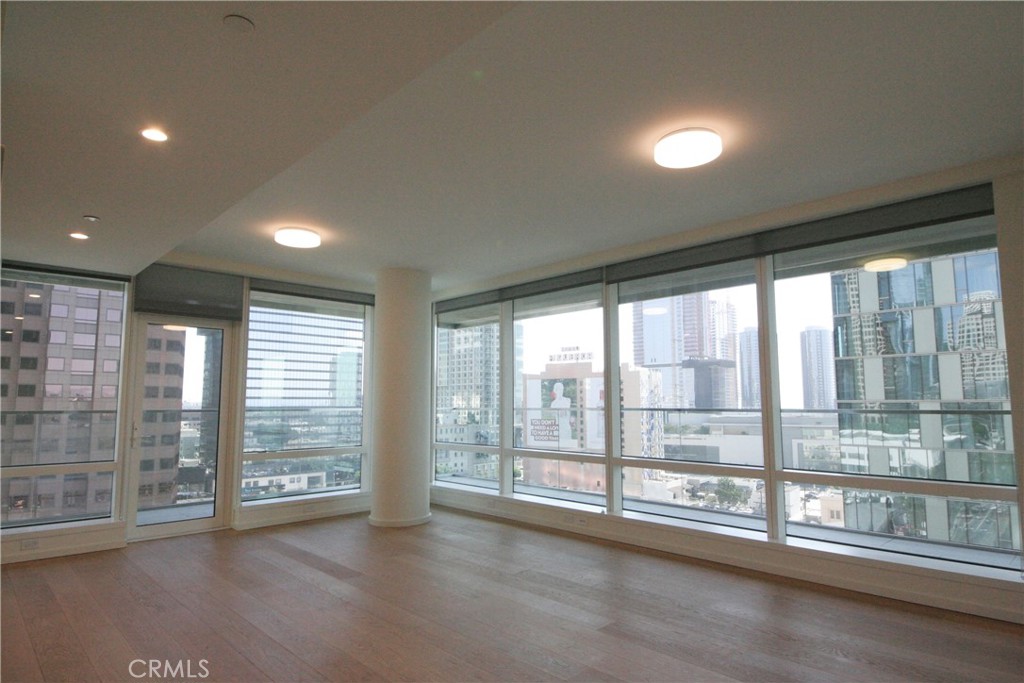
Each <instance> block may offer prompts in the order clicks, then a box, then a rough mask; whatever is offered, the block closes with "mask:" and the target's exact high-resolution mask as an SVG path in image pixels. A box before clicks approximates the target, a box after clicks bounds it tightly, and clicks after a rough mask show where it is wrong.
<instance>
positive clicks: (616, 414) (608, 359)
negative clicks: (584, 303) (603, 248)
mask: <svg viewBox="0 0 1024 683" xmlns="http://www.w3.org/2000/svg"><path fill="white" fill-rule="evenodd" d="M604 378H605V379H604V396H605V399H604V428H605V438H604V455H605V467H606V470H607V472H606V474H605V480H606V482H607V485H606V488H605V496H606V501H605V510H606V511H607V513H608V514H610V515H621V514H622V465H621V464H619V462H618V458H620V457H621V456H622V405H621V404H622V391H621V389H620V387H621V384H620V381H621V380H620V378H619V288H618V285H606V286H605V288H604Z"/></svg>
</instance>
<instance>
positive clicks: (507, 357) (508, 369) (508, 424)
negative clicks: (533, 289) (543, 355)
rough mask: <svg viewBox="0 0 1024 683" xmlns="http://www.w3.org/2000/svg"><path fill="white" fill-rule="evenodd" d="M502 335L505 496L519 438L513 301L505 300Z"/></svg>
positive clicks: (501, 481)
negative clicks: (515, 439) (515, 445)
mask: <svg viewBox="0 0 1024 683" xmlns="http://www.w3.org/2000/svg"><path fill="white" fill-rule="evenodd" d="M498 339H499V340H500V344H499V347H498V348H499V353H500V358H501V361H500V369H499V380H498V384H499V386H500V390H499V391H500V392H501V393H500V395H499V399H498V404H499V410H498V412H499V414H500V415H501V428H500V430H499V435H498V444H499V446H500V447H501V456H500V457H499V459H498V493H500V494H501V495H503V496H511V495H512V487H513V486H512V485H513V479H514V477H515V455H514V454H513V452H512V444H513V441H514V438H515V433H514V429H515V427H514V424H515V417H514V415H513V410H514V408H515V405H514V404H515V386H514V384H515V376H516V349H515V347H516V342H515V325H514V323H513V322H512V302H511V301H504V302H502V303H501V315H500V319H499V322H498Z"/></svg>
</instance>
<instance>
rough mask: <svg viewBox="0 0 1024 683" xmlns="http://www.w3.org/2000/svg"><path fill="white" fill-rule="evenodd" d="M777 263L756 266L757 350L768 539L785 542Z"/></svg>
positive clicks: (764, 260)
mask: <svg viewBox="0 0 1024 683" xmlns="http://www.w3.org/2000/svg"><path fill="white" fill-rule="evenodd" d="M773 271H774V259H773V257H772V256H763V257H761V258H759V259H757V261H756V262H755V272H756V277H757V297H758V300H757V315H758V321H757V322H758V325H757V329H758V347H759V348H760V349H761V351H760V368H759V371H760V373H761V422H762V425H763V439H764V488H765V492H766V494H765V522H766V524H767V532H768V539H769V540H773V541H780V542H785V540H786V506H785V490H784V486H785V482H784V481H783V479H782V477H781V476H780V474H781V472H782V417H781V413H780V412H779V407H780V405H781V395H780V389H779V348H778V341H777V340H778V337H777V335H776V321H775V280H774V272H773Z"/></svg>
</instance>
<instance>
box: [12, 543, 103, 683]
mask: <svg viewBox="0 0 1024 683" xmlns="http://www.w3.org/2000/svg"><path fill="white" fill-rule="evenodd" d="M49 562H52V560H37V561H35V562H31V563H28V564H29V565H30V566H28V567H25V568H21V567H19V569H22V570H21V571H10V572H8V573H7V581H9V582H10V583H11V585H12V587H13V588H14V593H15V595H17V597H18V605H19V606H20V608H21V614H22V618H23V620H24V626H25V630H26V632H27V633H28V636H29V638H30V639H31V641H32V649H33V651H34V652H35V655H36V657H37V659H38V663H39V669H40V671H42V674H43V679H44V680H46V681H73V682H75V683H89V682H90V681H99V680H100V675H99V673H97V671H96V669H94V668H93V666H92V663H91V662H90V661H89V657H88V655H87V654H86V652H85V647H84V646H83V644H82V641H81V640H79V638H78V634H77V633H76V632H75V628H74V626H72V625H71V623H69V622H68V619H67V617H66V615H65V614H64V610H63V609H61V606H60V603H59V602H58V601H57V597H56V596H55V595H54V594H53V591H52V590H51V589H50V586H49V584H48V583H47V581H46V579H45V578H44V577H43V576H42V575H41V572H40V568H41V567H43V566H45V565H46V564H47V563H49ZM5 583H6V582H5ZM4 630H5V631H6V629H4Z"/></svg>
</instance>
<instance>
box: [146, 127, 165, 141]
mask: <svg viewBox="0 0 1024 683" xmlns="http://www.w3.org/2000/svg"><path fill="white" fill-rule="evenodd" d="M139 134H140V135H142V137H144V138H146V139H147V140H152V141H153V142H167V133H165V132H163V131H162V130H160V129H159V128H147V129H146V130H144V131H141V132H140V133H139Z"/></svg>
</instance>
